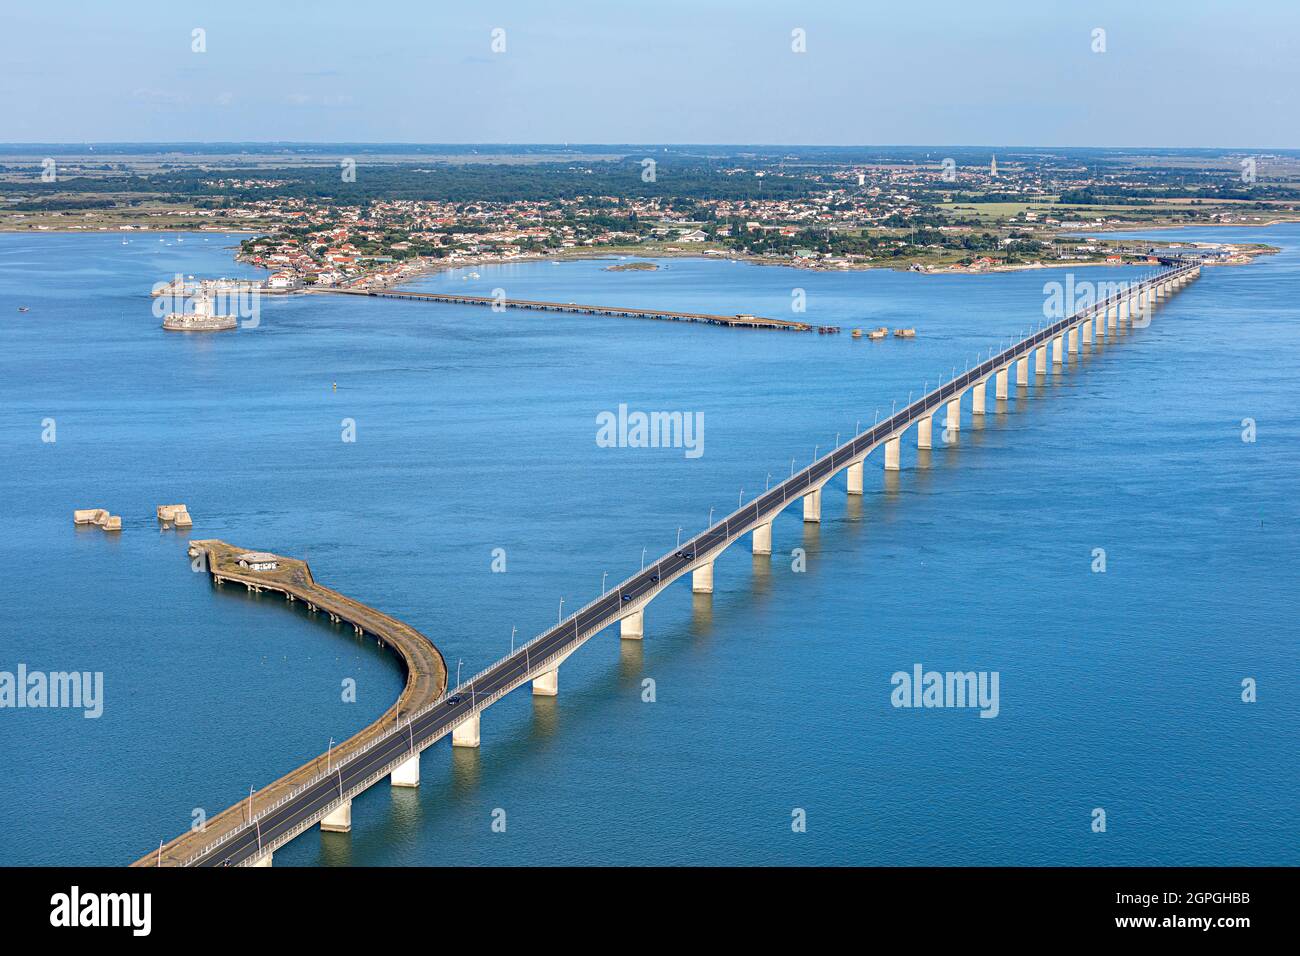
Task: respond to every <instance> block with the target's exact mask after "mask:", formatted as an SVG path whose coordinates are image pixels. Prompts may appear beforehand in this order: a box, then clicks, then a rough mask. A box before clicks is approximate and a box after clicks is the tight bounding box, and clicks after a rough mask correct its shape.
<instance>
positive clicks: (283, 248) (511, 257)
mask: <svg viewBox="0 0 1300 956" xmlns="http://www.w3.org/2000/svg"><path fill="white" fill-rule="evenodd" d="M891 160H892V161H889V162H855V161H852V157H851V156H846V157H836V161H834V162H832V161H828V160H827V159H825V158H821V157H815V158H814V157H799V156H797V155H790V156H777V157H765V158H762V159H756V158H754V157H750V156H745V157H741V156H736V157H724V158H721V159H717V158H715V159H712V160H710V161H709V162H707V163H703V164H699V161H698V160H694V159H692V160H691V161H690V162H692V163H697V164H698V165H695V166H691V167H689V170H690V171H689V173H678V172H677V171H676V170H675V168H674V167H673V166H672V165H671V164H670V161H669V160H667V159H665V160H663V161H662V162H659V163H658V164H657V165H655V163H656V161H655V160H651V159H645V160H641V161H640V162H639V163H638V162H636V161H635V160H634V159H631V158H625V159H624V160H623V161H607V160H602V161H599V162H597V161H586V162H580V163H579V162H568V163H565V164H547V166H546V171H545V173H544V174H543V173H542V172H539V171H538V166H537V165H531V166H529V165H525V164H522V163H521V164H519V165H514V166H510V165H504V166H501V167H495V169H497V170H500V169H504V170H506V171H507V172H505V173H501V172H493V173H492V174H491V176H492V178H488V177H489V174H488V173H486V172H484V171H483V170H482V169H481V168H480V167H476V166H472V165H464V166H454V167H447V168H446V170H445V173H444V170H443V169H442V167H432V168H431V169H432V171H433V172H437V173H440V174H445V175H446V176H453V177H460V178H461V179H463V180H464V181H465V183H466V185H465V186H464V188H463V189H462V188H460V186H459V184H456V185H457V188H455V189H451V188H449V187H446V188H444V187H440V189H442V191H443V192H447V193H455V197H454V198H451V197H450V196H443V195H438V193H439V191H440V190H439V189H434V188H431V187H430V186H429V185H428V182H427V180H428V179H429V178H430V175H431V170H430V169H424V168H422V167H412V166H410V165H409V164H405V165H404V164H390V165H387V166H384V167H382V168H379V169H375V170H373V171H372V170H369V169H368V168H367V167H365V166H362V167H360V168H359V169H358V168H356V167H353V168H352V170H351V175H352V176H353V177H357V176H359V177H361V178H362V180H364V179H365V178H366V177H367V176H369V177H372V178H377V179H378V178H382V179H383V180H384V186H385V188H384V189H379V190H376V191H373V192H365V194H364V195H361V196H358V197H357V198H355V199H351V198H349V194H350V193H352V192H356V191H358V190H357V189H356V180H355V179H354V181H352V182H349V181H348V179H347V172H348V171H347V170H346V169H345V170H344V175H343V176H341V177H340V176H339V175H338V174H337V173H336V172H335V173H331V172H330V170H329V167H327V166H323V165H316V166H310V167H295V168H289V169H276V168H274V167H269V168H268V167H266V164H265V163H264V165H263V167H259V168H258V169H256V170H247V171H241V172H237V171H236V170H234V169H230V170H227V171H223V172H222V173H221V174H220V175H213V172H212V170H211V169H210V167H209V164H206V163H205V164H202V165H199V166H197V167H196V168H195V169H193V170H190V171H189V172H187V173H186V174H184V175H185V176H188V177H189V178H178V177H181V175H182V174H172V175H171V177H170V178H168V177H160V176H155V177H154V178H153V179H152V180H147V179H145V178H144V177H134V176H132V177H131V178H129V180H127V182H129V183H130V184H131V186H132V188H133V189H140V188H144V187H142V186H141V185H140V183H141V182H144V183H145V184H146V185H147V186H148V187H149V192H148V194H147V196H146V197H145V198H141V197H139V196H137V195H136V194H134V193H126V192H124V193H122V194H121V195H120V196H116V195H115V194H114V193H112V192H111V191H110V190H109V187H110V186H112V185H113V184H114V179H113V176H114V175H115V173H114V172H113V171H110V172H109V173H104V172H103V171H100V172H98V173H97V174H96V176H97V178H94V179H92V178H91V177H90V172H89V170H88V169H83V168H79V167H78V166H77V165H76V164H75V163H72V162H69V163H68V164H67V165H66V169H67V172H66V173H65V175H66V176H67V177H68V178H67V180H66V182H65V183H64V184H63V186H62V189H60V190H58V191H52V190H49V189H46V190H33V191H29V190H25V188H24V187H25V186H26V187H30V185H31V184H30V182H28V181H25V180H24V179H23V177H22V176H21V175H19V174H18V172H17V171H16V168H15V167H12V166H10V167H5V171H4V172H3V173H0V226H3V227H4V228H9V229H15V230H27V229H31V230H37V231H51V230H55V231H82V230H105V229H107V230H111V231H116V232H120V233H122V234H124V236H126V235H128V234H130V233H132V232H137V231H141V230H148V231H157V230H160V229H192V230H197V231H211V232H216V231H221V232H231V231H234V232H237V233H239V234H241V235H242V236H243V237H244V238H242V239H241V241H240V244H239V248H238V250H237V255H236V258H237V259H238V260H239V261H241V262H244V263H247V264H250V265H253V266H257V267H259V268H262V269H265V270H266V275H265V278H264V280H263V281H262V282H261V283H260V291H262V292H267V293H290V292H301V291H310V290H312V289H339V288H346V289H374V288H383V287H387V286H392V285H394V284H397V283H400V282H402V281H404V280H407V279H409V278H411V277H413V276H415V275H418V274H421V273H425V272H430V271H437V270H441V269H446V268H450V267H457V266H475V265H480V264H484V265H485V264H491V263H508V262H512V261H519V260H530V259H540V258H547V259H562V258H579V257H592V256H635V257H638V258H651V257H670V256H711V257H727V258H735V259H743V260H746V261H751V262H756V263H767V264H780V265H786V266H793V267H795V268H801V269H833V270H845V269H871V268H890V269H900V270H910V271H913V272H918V273H979V272H989V271H1002V270H1009V269H1026V268H1042V267H1047V266H1054V265H1067V264H1068V265H1107V264H1112V265H1113V264H1121V263H1141V262H1147V261H1149V260H1150V259H1151V257H1152V256H1153V255H1158V254H1160V253H1161V249H1160V248H1157V247H1156V246H1155V245H1153V244H1151V243H1146V244H1139V243H1134V242H1125V241H1122V240H1118V239H1107V238H1106V237H1105V234H1106V233H1107V232H1110V231H1116V230H1127V229H1134V228H1147V227H1153V228H1158V227H1168V226H1177V225H1187V224H1206V225H1242V226H1250V225H1262V224H1264V223H1266V222H1272V221H1278V220H1283V219H1287V218H1291V217H1300V191H1297V190H1296V188H1295V187H1294V186H1293V184H1292V180H1291V179H1290V178H1289V177H1290V176H1291V175H1292V173H1293V172H1295V173H1296V174H1297V183H1300V171H1293V170H1291V169H1290V167H1286V170H1287V172H1286V175H1285V176H1278V175H1274V176H1273V179H1274V180H1276V182H1275V183H1274V184H1273V185H1271V186H1269V187H1268V188H1267V189H1265V188H1263V187H1259V186H1258V185H1253V184H1252V185H1250V186H1249V188H1247V187H1246V186H1245V185H1243V184H1242V183H1241V182H1240V181H1237V180H1235V179H1234V175H1235V174H1234V173H1233V172H1232V169H1233V166H1234V165H1235V164H1234V163H1233V161H1232V158H1231V157H1225V159H1224V160H1223V161H1222V163H1221V164H1220V166H1219V167H1216V168H1214V169H1207V170H1202V171H1201V172H1200V173H1199V174H1198V175H1196V176H1189V175H1188V174H1186V172H1185V171H1181V170H1171V169H1167V168H1164V167H1162V166H1160V165H1159V164H1158V163H1157V162H1155V161H1153V160H1149V159H1144V160H1140V161H1139V160H1138V159H1137V158H1133V159H1126V165H1122V166H1120V165H1116V164H1113V163H1112V164H1111V165H1109V166H1107V167H1105V168H1102V169H1100V170H1099V169H1098V168H1097V167H1096V165H1095V164H1094V165H1093V166H1092V167H1089V166H1088V164H1087V163H1086V162H1083V161H1075V160H1071V159H1070V158H1069V157H1064V158H1063V157H1059V156H1055V155H1042V156H1039V155H1036V154H1035V155H1013V156H1010V157H1007V156H1004V157H1003V158H1002V159H1001V160H999V158H998V156H997V155H996V154H994V153H988V154H979V155H977V156H964V157H962V161H961V162H958V161H957V160H955V159H952V158H942V157H937V156H931V155H926V156H919V157H910V158H908V157H902V156H900V157H892V158H891ZM231 162H232V163H233V162H234V161H233V160H232V161H231ZM267 162H269V160H268V161H267ZM647 164H649V165H647ZM122 166H123V168H124V170H126V171H129V169H130V167H129V165H128V164H122ZM647 173H648V174H649V175H647ZM330 176H334V177H335V179H334V180H330V179H329V177H330ZM502 176H504V177H505V182H504V183H503V182H502ZM340 179H341V180H342V181H341V182H340V181H339V180H340ZM589 181H594V183H593V185H592V186H590V187H589V186H588V182H589ZM390 182H392V183H394V184H395V188H388V185H389V183H390ZM79 187H80V188H79ZM92 188H93V192H92V191H91V190H92ZM123 188H125V184H124V186H123ZM588 189H590V191H588ZM181 190H184V192H185V195H186V198H185V200H184V202H179V201H178V199H179V197H178V196H177V195H174V194H173V195H169V193H170V192H172V191H175V192H179V191H181ZM473 190H477V193H476V192H474V191H473ZM476 194H481V195H482V196H483V197H484V198H481V199H476V198H469V199H465V198H461V197H462V195H468V196H470V197H473V196H475V195H476ZM106 197H113V198H106ZM1252 197H1254V201H1251V199H1252ZM81 206H88V207H90V208H87V209H84V210H83V209H81V208H80V207H81ZM123 241H128V239H127V238H124V240H123ZM1182 248H1183V251H1184V252H1187V251H1188V250H1189V249H1191V248H1192V247H1190V246H1189V245H1188V244H1183V246H1182ZM1266 251H1268V248H1267V247H1265V246H1260V245H1252V244H1245V243H1243V244H1228V243H1221V244H1218V245H1216V246H1214V247H1213V248H1205V247H1202V248H1201V249H1199V250H1198V251H1197V252H1196V253H1195V254H1196V255H1198V256H1199V257H1201V258H1204V259H1206V260H1207V261H1209V262H1213V263H1239V262H1245V261H1249V259H1250V258H1251V257H1252V256H1254V255H1256V254H1259V253H1261V252H1266Z"/></svg>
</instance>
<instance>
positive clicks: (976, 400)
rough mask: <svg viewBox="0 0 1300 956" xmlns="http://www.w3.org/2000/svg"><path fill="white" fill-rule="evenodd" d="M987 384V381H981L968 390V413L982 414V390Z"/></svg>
mask: <svg viewBox="0 0 1300 956" xmlns="http://www.w3.org/2000/svg"><path fill="white" fill-rule="evenodd" d="M987 385H988V382H987V381H983V382H980V383H979V384H978V385H976V386H975V387H974V388H972V389H971V390H970V413H971V414H972V415H983V414H984V390H985V387H986V386H987Z"/></svg>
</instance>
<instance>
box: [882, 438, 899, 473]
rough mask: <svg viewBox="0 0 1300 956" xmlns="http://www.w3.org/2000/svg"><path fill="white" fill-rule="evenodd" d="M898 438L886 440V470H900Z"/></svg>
mask: <svg viewBox="0 0 1300 956" xmlns="http://www.w3.org/2000/svg"><path fill="white" fill-rule="evenodd" d="M898 441H899V440H898V439H897V438H889V439H886V440H885V471H898Z"/></svg>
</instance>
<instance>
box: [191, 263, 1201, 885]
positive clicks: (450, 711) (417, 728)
mask: <svg viewBox="0 0 1300 956" xmlns="http://www.w3.org/2000/svg"><path fill="white" fill-rule="evenodd" d="M1195 272H1196V270H1195V267H1193V266H1179V267H1176V268H1173V269H1170V270H1169V271H1167V272H1164V273H1162V274H1160V275H1158V276H1156V277H1155V278H1154V279H1149V280H1147V281H1145V282H1143V283H1141V284H1140V286H1138V287H1135V289H1130V290H1128V291H1126V292H1123V293H1117V294H1115V295H1114V296H1111V297H1110V298H1108V299H1106V300H1105V301H1103V302H1100V303H1097V304H1096V305H1094V306H1092V307H1090V308H1087V309H1084V310H1081V311H1079V312H1076V313H1075V314H1073V315H1070V316H1068V317H1066V318H1064V319H1061V320H1060V321H1058V322H1054V323H1052V324H1050V325H1045V326H1044V327H1043V328H1041V329H1040V330H1039V331H1038V332H1035V333H1034V334H1032V335H1030V336H1029V337H1027V338H1025V339H1024V340H1022V341H1020V342H1017V343H1016V344H1014V345H1012V346H1011V347H1010V348H1008V349H1006V350H1004V351H1002V352H1001V353H999V354H998V355H996V356H992V357H990V358H989V359H987V360H986V361H984V362H981V363H980V364H979V365H977V366H976V367H975V368H971V369H969V370H967V371H966V372H964V373H962V374H961V375H958V376H956V377H955V378H954V379H953V380H952V381H950V382H948V383H946V384H943V385H941V386H940V387H938V388H936V389H934V390H932V391H930V392H928V393H926V394H925V395H923V396H921V398H919V399H917V400H916V401H914V402H912V403H910V404H909V405H908V406H907V407H906V408H903V409H902V410H900V411H898V412H896V413H895V414H892V415H891V416H890V417H889V418H887V419H885V420H884V421H881V422H877V423H875V424H874V425H873V426H872V427H871V428H870V429H868V430H866V431H864V432H862V433H860V434H858V435H856V436H854V437H853V438H852V439H850V440H849V441H847V442H845V443H844V444H842V445H840V446H839V447H837V448H835V449H833V450H832V451H830V452H829V453H827V454H826V455H823V456H822V457H820V458H818V459H817V460H816V461H814V462H813V463H812V464H810V465H809V466H808V467H807V468H805V469H804V470H803V471H800V472H798V473H797V474H794V475H791V476H790V477H789V478H788V479H786V480H785V481H782V482H781V483H780V484H779V485H777V486H776V487H774V488H771V489H769V490H767V491H765V492H764V493H763V494H762V495H761V496H760V497H758V498H755V499H753V500H751V501H750V502H748V503H746V504H743V505H742V506H741V507H740V508H739V509H737V510H736V511H735V512H733V513H732V514H730V515H727V516H726V517H725V518H723V519H722V520H721V521H718V522H716V523H715V524H714V525H713V526H712V527H710V528H708V529H706V530H705V531H703V532H701V533H700V534H698V535H696V536H695V537H693V538H691V539H690V540H689V541H687V542H686V543H685V544H683V545H681V546H680V547H679V548H678V549H676V550H675V551H673V552H669V553H667V554H664V555H663V556H662V557H660V558H659V559H658V560H656V561H655V562H654V563H653V564H651V565H648V566H646V567H645V568H643V569H642V570H640V571H638V572H636V573H635V574H633V575H632V576H631V577H629V578H627V579H626V580H624V581H622V582H620V583H619V584H617V585H616V586H615V587H613V588H611V589H610V590H608V591H606V592H604V593H603V594H601V595H600V596H598V597H597V598H596V599H595V600H593V601H591V602H590V603H589V604H587V605H586V606H585V607H583V608H581V609H579V610H578V611H576V612H573V613H572V614H570V616H569V617H567V618H565V619H564V620H562V621H560V622H559V623H557V624H555V625H554V626H552V627H550V628H548V629H547V630H546V631H544V632H543V633H542V634H540V635H538V636H537V637H535V638H533V639H532V640H531V641H529V642H528V643H527V644H524V645H523V646H522V647H520V648H518V650H516V651H514V652H513V653H512V654H510V656H508V657H505V658H502V659H501V660H499V661H497V662H496V663H494V664H491V665H490V666H488V667H487V668H485V669H484V670H482V671H480V672H479V673H478V674H476V675H474V676H473V677H471V678H470V679H469V680H468V681H465V682H464V683H462V684H461V685H460V686H459V687H456V688H454V689H453V690H452V691H451V692H450V693H448V694H446V695H445V696H443V697H440V698H439V699H437V700H435V701H433V702H432V703H429V704H426V705H425V706H424V707H423V708H421V709H419V710H417V711H416V712H414V713H413V714H411V715H409V716H408V718H407V721H406V723H405V724H403V725H401V726H400V727H392V726H390V727H389V728H388V729H387V730H386V731H383V732H382V733H381V734H380V736H379V737H378V738H376V739H375V740H374V741H372V742H371V743H370V744H368V745H366V746H365V747H364V748H362V749H361V751H360V752H357V753H355V754H354V755H353V756H352V757H351V758H350V759H348V760H346V761H339V765H338V766H336V768H335V771H334V773H332V774H323V773H322V774H319V775H318V776H317V777H316V778H315V779H313V780H310V781H308V782H307V783H304V784H302V785H301V786H299V787H298V789H297V790H296V791H294V792H292V794H291V795H290V796H289V797H288V798H285V799H282V800H281V801H279V802H278V803H276V804H274V805H272V806H271V807H270V808H269V809H268V810H267V811H266V812H264V813H262V814H259V815H258V816H257V818H256V821H255V824H254V825H248V826H243V827H241V828H239V829H237V830H236V831H233V832H232V833H231V835H230V836H229V837H228V838H226V839H224V840H222V841H221V842H220V843H216V844H212V843H210V844H209V845H208V846H206V847H204V848H203V850H202V851H201V854H200V855H199V857H197V858H196V859H192V860H191V861H190V862H191V863H193V864H195V865H200V866H202V865H208V866H211V865H216V864H219V863H221V862H223V861H225V860H229V861H231V862H233V863H236V864H248V863H251V862H253V861H254V860H256V859H258V858H259V857H262V856H263V855H264V854H265V852H267V851H269V850H273V849H274V848H275V847H277V846H280V845H283V844H284V843H286V842H288V841H289V840H291V839H293V837H295V836H296V835H298V834H299V833H301V832H303V831H304V830H305V829H307V828H308V827H310V826H312V825H313V824H314V823H315V822H316V821H318V820H320V819H321V818H322V817H323V816H324V815H326V814H327V813H329V812H331V811H332V810H333V809H334V808H335V807H337V806H339V805H340V804H341V803H342V802H343V801H345V800H347V799H350V798H351V797H352V796H354V795H356V794H358V793H360V792H362V791H363V790H365V789H366V788H367V787H369V786H370V785H372V784H373V783H374V782H375V781H377V780H379V779H381V778H382V777H383V775H384V774H386V773H388V772H391V770H392V769H393V768H394V767H396V766H397V765H398V764H400V763H401V762H403V761H404V760H406V759H408V758H409V756H410V755H411V754H413V753H415V752H417V751H421V750H424V749H425V748H427V747H428V746H430V745H431V744H433V743H434V742H436V741H438V740H440V739H441V738H442V737H444V736H446V735H447V734H449V733H451V731H452V729H453V728H454V727H456V726H458V725H459V724H461V723H463V722H464V721H466V720H470V719H472V718H474V717H475V716H476V715H477V714H478V713H479V712H480V711H482V710H483V709H485V708H486V707H488V706H490V705H491V704H492V703H494V702H495V701H496V700H498V699H500V698H501V697H503V696H505V695H506V694H508V693H510V692H511V691H512V690H514V689H516V688H518V687H520V686H522V685H523V684H525V683H527V682H528V681H530V680H532V679H534V678H536V677H538V676H540V675H542V674H544V673H547V672H548V671H550V670H553V669H555V668H556V667H558V666H559V663H560V662H561V661H563V660H564V659H565V658H566V657H567V656H568V655H569V654H571V653H573V652H574V651H575V650H576V649H577V648H578V647H580V646H581V645H582V644H583V643H585V642H586V641H587V640H589V639H590V638H591V637H592V636H594V635H595V634H598V633H599V632H600V631H602V630H604V629H605V628H607V627H610V626H611V625H614V624H616V623H617V622H618V621H619V620H620V619H621V618H623V617H626V616H627V615H628V614H629V613H631V612H633V611H636V610H638V609H640V608H643V607H644V606H645V605H646V604H647V603H648V602H649V601H650V599H651V598H653V597H654V596H655V595H657V594H658V593H659V592H660V591H662V590H663V589H664V588H666V587H667V586H668V585H669V584H671V583H672V582H673V581H675V580H677V579H678V578H680V577H682V576H683V575H685V574H687V573H689V572H690V571H692V570H693V569H695V568H697V567H700V566H701V565H703V564H706V563H708V562H711V561H712V560H713V559H714V558H715V557H716V556H717V555H718V554H720V553H721V552H722V551H723V550H725V549H726V548H727V547H729V546H730V545H731V544H732V543H734V542H735V541H737V540H738V539H739V538H740V537H741V536H742V535H744V534H746V533H748V532H750V531H753V530H754V529H755V528H756V527H758V526H759V525H762V524H765V523H768V522H771V521H772V520H773V519H774V518H775V517H776V516H777V515H778V514H780V513H781V511H783V510H784V509H785V508H786V507H787V506H788V505H790V504H791V503H793V502H795V501H798V500H800V499H801V498H802V497H803V496H804V495H805V494H807V493H808V492H809V491H812V490H814V489H819V488H821V486H822V485H824V484H825V483H826V482H827V481H828V480H829V479H830V478H831V477H832V476H833V475H835V474H837V473H838V472H839V471H841V470H842V469H844V468H845V467H847V466H848V465H850V464H852V463H854V462H858V461H861V460H862V459H863V458H865V457H866V456H867V455H868V454H869V453H870V452H871V451H872V450H874V449H875V448H877V447H879V446H880V445H882V444H884V443H885V442H887V441H889V440H890V439H892V438H894V437H896V436H899V435H901V434H902V433H903V432H904V431H906V430H907V429H908V428H909V427H910V426H912V425H913V424H915V423H917V422H919V421H921V420H922V419H924V418H928V417H930V416H933V415H934V414H935V413H936V412H938V411H939V409H940V408H942V407H943V405H944V404H945V403H947V402H949V401H951V400H952V399H953V398H954V397H957V396H960V395H961V394H962V393H963V392H965V391H966V390H967V389H968V388H970V387H972V386H973V385H975V384H977V383H980V382H985V381H987V380H988V379H989V378H990V376H992V375H994V374H995V373H997V372H999V371H1001V370H1002V369H1006V368H1009V367H1010V366H1011V364H1012V363H1014V362H1016V361H1018V360H1020V359H1025V358H1027V357H1029V356H1031V355H1032V354H1033V352H1034V350H1035V349H1038V348H1041V347H1044V346H1046V345H1047V344H1048V343H1050V342H1051V341H1052V339H1054V338H1055V337H1056V336H1059V335H1063V334H1064V333H1066V332H1067V331H1068V330H1070V329H1074V328H1077V327H1079V326H1081V325H1082V324H1083V323H1084V322H1085V321H1090V320H1091V319H1093V318H1095V317H1097V316H1104V315H1105V314H1106V309H1107V308H1109V307H1111V306H1114V305H1115V304H1116V303H1118V302H1119V301H1120V300H1121V299H1124V298H1126V297H1130V296H1132V295H1133V293H1134V292H1135V291H1136V290H1137V288H1142V289H1145V288H1146V287H1148V286H1151V285H1154V284H1157V283H1163V282H1166V281H1168V280H1171V279H1174V278H1182V277H1191V276H1192V275H1194V274H1195Z"/></svg>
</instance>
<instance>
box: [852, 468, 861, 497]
mask: <svg viewBox="0 0 1300 956" xmlns="http://www.w3.org/2000/svg"><path fill="white" fill-rule="evenodd" d="M849 494H851V495H860V494H862V462H860V461H855V462H854V463H853V464H851V465H849Z"/></svg>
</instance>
